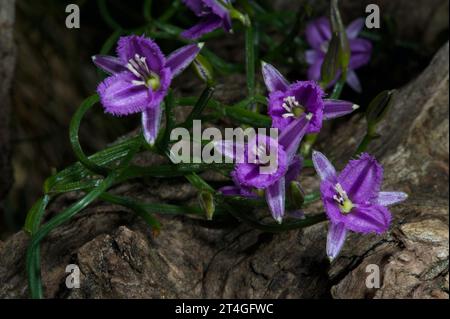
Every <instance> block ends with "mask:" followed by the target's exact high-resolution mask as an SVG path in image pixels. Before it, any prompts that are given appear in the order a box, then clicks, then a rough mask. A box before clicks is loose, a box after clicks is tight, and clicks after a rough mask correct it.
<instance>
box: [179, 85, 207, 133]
mask: <svg viewBox="0 0 450 319" xmlns="http://www.w3.org/2000/svg"><path fill="white" fill-rule="evenodd" d="M214 90H215V88H214V87H213V86H207V87H206V88H205V89H204V90H203V92H202V94H201V95H200V97H199V98H198V100H197V102H196V103H195V105H194V108H193V109H192V112H191V113H190V114H189V115H188V117H187V119H186V121H184V123H183V127H186V128H190V127H192V124H193V121H194V120H196V119H199V118H200V115H201V114H202V113H203V110H204V109H205V107H206V106H207V105H208V102H209V100H210V99H211V98H212V96H213V94H214Z"/></svg>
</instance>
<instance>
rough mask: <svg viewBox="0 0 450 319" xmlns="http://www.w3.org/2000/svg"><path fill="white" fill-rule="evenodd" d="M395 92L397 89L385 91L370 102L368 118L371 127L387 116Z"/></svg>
mask: <svg viewBox="0 0 450 319" xmlns="http://www.w3.org/2000/svg"><path fill="white" fill-rule="evenodd" d="M394 93H395V90H391V91H388V90H386V91H383V92H381V93H380V94H378V95H377V96H376V97H375V98H374V99H373V100H372V102H370V104H369V106H368V107H367V110H366V118H367V123H368V125H369V127H373V126H375V125H376V124H378V123H379V122H380V121H381V120H382V119H383V118H384V117H385V116H386V114H387V112H388V110H389V107H390V106H391V104H392V97H393V96H394Z"/></svg>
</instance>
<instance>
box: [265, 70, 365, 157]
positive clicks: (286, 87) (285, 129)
mask: <svg viewBox="0 0 450 319" xmlns="http://www.w3.org/2000/svg"><path fill="white" fill-rule="evenodd" d="M262 74H263V77H264V82H265V84H266V87H267V89H268V91H269V115H270V117H271V118H272V127H276V128H278V129H279V130H280V131H281V134H280V144H281V145H283V146H284V147H285V149H286V151H287V153H288V154H289V157H290V158H292V156H293V154H295V152H296V151H297V149H298V146H299V145H300V142H301V140H302V138H303V136H304V135H305V134H307V133H317V132H319V131H320V129H321V128H322V121H323V120H324V119H325V120H328V119H332V118H336V117H340V116H344V115H346V114H349V113H351V112H353V111H354V110H356V109H357V108H358V107H359V106H358V105H355V104H353V103H351V102H346V101H341V100H331V99H324V96H325V93H324V92H323V90H322V89H321V88H320V86H319V85H318V84H317V83H316V82H315V81H298V82H295V83H293V84H289V82H288V81H287V80H286V79H285V78H284V77H283V75H281V73H280V72H279V71H278V70H277V69H275V67H274V66H272V65H270V64H268V63H265V62H262ZM287 143H288V144H289V146H287Z"/></svg>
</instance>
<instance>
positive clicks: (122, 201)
mask: <svg viewBox="0 0 450 319" xmlns="http://www.w3.org/2000/svg"><path fill="white" fill-rule="evenodd" d="M100 199H102V200H104V201H106V202H108V203H111V204H115V205H120V206H123V207H126V208H129V209H131V210H133V211H134V212H135V213H136V214H137V215H138V216H140V217H142V219H143V220H145V221H146V222H147V224H149V225H150V226H151V227H152V228H153V230H154V231H156V232H159V230H160V228H161V224H160V222H159V221H158V219H156V218H155V217H154V216H153V215H152V214H151V213H149V211H148V210H147V209H146V207H145V206H144V205H142V204H141V203H139V202H137V201H135V200H131V199H129V198H126V197H121V196H116V195H113V194H110V193H103V194H101V195H100Z"/></svg>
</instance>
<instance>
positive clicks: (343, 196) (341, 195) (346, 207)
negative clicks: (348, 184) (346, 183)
mask: <svg viewBox="0 0 450 319" xmlns="http://www.w3.org/2000/svg"><path fill="white" fill-rule="evenodd" d="M334 189H335V190H336V192H337V194H336V195H334V196H333V199H334V200H335V201H336V202H337V203H338V204H339V210H340V211H341V213H342V214H348V213H350V211H351V210H352V209H353V207H354V205H353V203H352V201H351V200H350V199H349V198H348V195H347V192H346V191H345V190H344V189H343V188H342V185H341V184H339V183H337V184H336V185H335V186H334Z"/></svg>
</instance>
